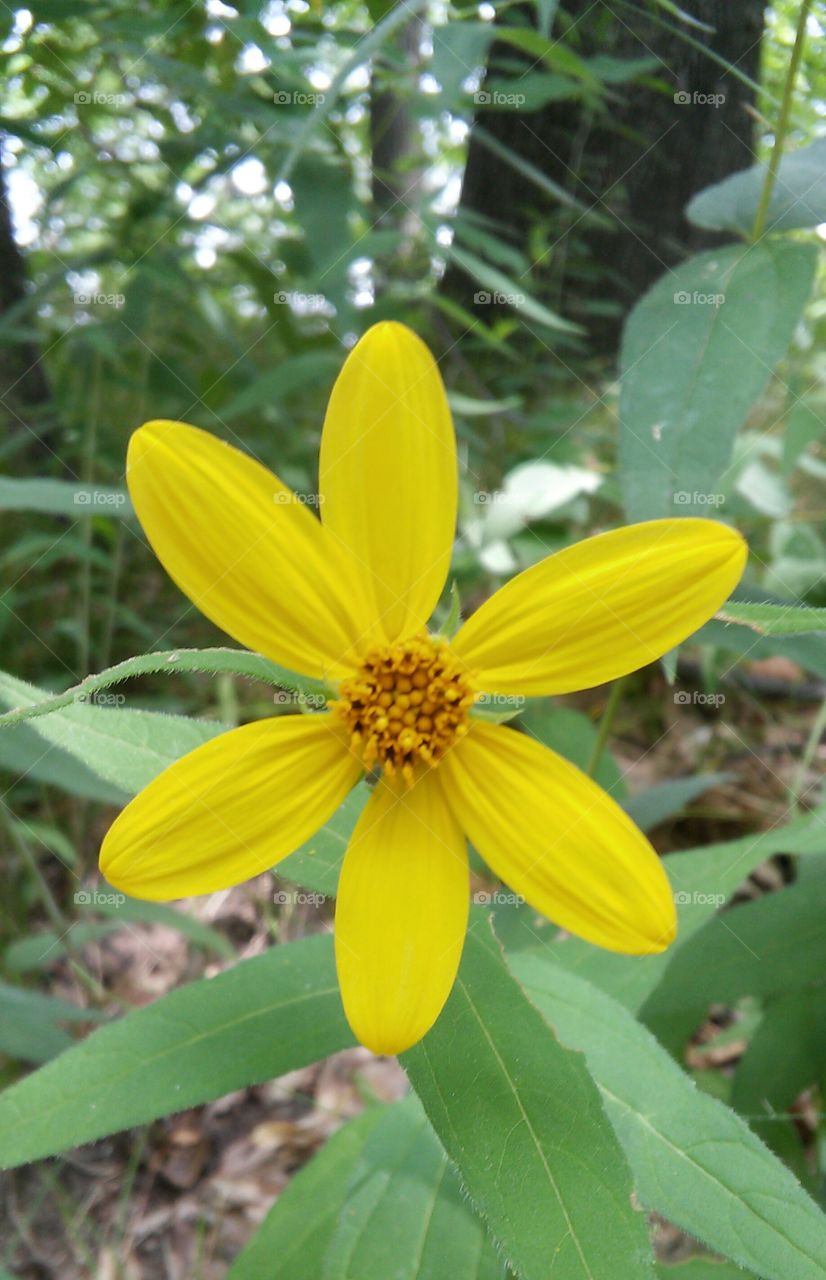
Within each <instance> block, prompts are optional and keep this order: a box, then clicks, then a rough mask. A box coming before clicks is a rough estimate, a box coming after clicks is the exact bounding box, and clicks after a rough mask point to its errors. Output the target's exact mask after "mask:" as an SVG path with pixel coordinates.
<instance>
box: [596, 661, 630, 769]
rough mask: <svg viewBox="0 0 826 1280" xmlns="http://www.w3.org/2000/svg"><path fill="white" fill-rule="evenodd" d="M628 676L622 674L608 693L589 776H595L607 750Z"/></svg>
mask: <svg viewBox="0 0 826 1280" xmlns="http://www.w3.org/2000/svg"><path fill="white" fill-rule="evenodd" d="M627 679H628V677H627V676H621V677H620V679H619V680H615V681H614V683H613V684H612V686H611V692H610V693H609V695H608V701H607V702H606V704H605V710H604V711H603V713H602V718H601V720H600V722H599V731H598V733H597V740H596V742H595V743H594V749H593V751H592V752H591V758H590V760H589V761H588V777H589V778H593V777H594V775H595V774H596V771H597V769H598V767H599V762H600V760H601V759H602V753H603V751H604V750H605V744H606V742H607V741H608V735H609V733H610V732H611V726H612V725H613V723H614V716H615V715H616V713H617V707H618V706H619V703H620V698H621V697H622V694H623V690H624V688H625V682H626V680H627Z"/></svg>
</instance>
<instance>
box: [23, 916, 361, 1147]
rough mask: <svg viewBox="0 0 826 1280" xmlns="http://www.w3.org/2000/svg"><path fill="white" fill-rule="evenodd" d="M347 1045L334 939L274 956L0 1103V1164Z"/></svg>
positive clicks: (122, 1026) (52, 1066) (115, 1029)
mask: <svg viewBox="0 0 826 1280" xmlns="http://www.w3.org/2000/svg"><path fill="white" fill-rule="evenodd" d="M352 1044H353V1036H352V1033H351V1031H350V1029H349V1027H348V1026H347V1023H346V1022H345V1019H344V1013H343V1010H342V1008H341V1000H340V998H339V993H338V983H337V982H336V976H335V965H334V960H333V944H332V938H330V937H327V936H326V935H325V936H323V937H322V936H318V937H314V938H306V939H304V940H303V941H301V942H292V943H290V944H289V945H285V946H280V947H275V948H273V949H272V950H270V951H268V952H266V953H265V954H264V955H261V956H255V957H254V958H253V959H251V960H243V961H241V963H240V964H237V965H236V966H235V968H233V969H230V970H229V971H228V972H226V973H222V974H219V975H218V976H217V977H215V978H209V979H206V980H203V981H200V982H193V983H191V984H190V985H189V986H186V987H180V988H179V989H178V990H177V991H172V992H171V993H170V994H169V995H167V996H163V997H162V998H161V999H160V1000H156V1001H155V1003H154V1004H151V1005H149V1006H147V1007H146V1008H144V1009H136V1010H135V1011H134V1012H133V1013H129V1014H127V1015H126V1016H125V1017H124V1018H121V1019H120V1020H118V1021H117V1022H113V1023H111V1024H110V1025H108V1026H106V1027H102V1028H100V1030H98V1031H95V1032H93V1034H92V1035H90V1036H89V1037H88V1038H87V1039H86V1040H84V1041H83V1042H82V1043H81V1044H79V1045H77V1046H75V1047H74V1048H72V1049H69V1050H67V1051H66V1052H65V1053H64V1054H62V1055H61V1057H60V1059H59V1061H56V1062H54V1063H49V1064H48V1065H47V1066H45V1067H42V1068H41V1069H40V1070H39V1071H37V1072H35V1073H34V1074H33V1075H31V1076H28V1077H27V1078H26V1079H25V1080H21V1081H20V1082H19V1083H18V1084H15V1085H12V1087H11V1088H9V1089H7V1090H6V1091H5V1092H4V1093H3V1094H0V1167H11V1166H13V1165H18V1164H25V1163H26V1162H28V1161H30V1160H37V1159H40V1158H41V1157H42V1156H48V1155H54V1154H55V1152H57V1151H65V1150H66V1149H67V1148H69V1147H74V1146H77V1145H79V1144H80V1143H84V1142H91V1141H93V1140H94V1139H95V1138H100V1137H103V1136H104V1135H105V1134H108V1133H116V1132H117V1131H118V1130H120V1129H128V1128H132V1127H133V1126H134V1125H139V1124H146V1123H147V1122H149V1121H151V1120H156V1119H157V1118H158V1116H164V1115H168V1114H169V1113H170V1112H174V1111H182V1110H184V1109H185V1108H186V1107H194V1106H197V1105H199V1104H200V1103H202V1102H207V1101H209V1100H210V1099H212V1098H220V1097H222V1096H223V1095H224V1094H226V1093H229V1092H231V1091H232V1090H233V1089H240V1088H243V1087H244V1086H245V1085H248V1084H260V1083H261V1082H262V1081H264V1080H269V1079H271V1078H272V1077H273V1076H279V1075H283V1074H284V1073H285V1072H287V1071H293V1070H295V1069H296V1068H298V1067H303V1066H306V1065H307V1064H308V1063H311V1062H316V1061H318V1059H319V1058H324V1057H327V1056H328V1055H329V1054H331V1053H336V1052H338V1050H339V1049H344V1048H348V1047H349V1046H350V1045H352Z"/></svg>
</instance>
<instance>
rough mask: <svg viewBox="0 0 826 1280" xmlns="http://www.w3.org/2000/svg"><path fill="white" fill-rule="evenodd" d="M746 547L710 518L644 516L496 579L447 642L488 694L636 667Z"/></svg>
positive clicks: (717, 590) (722, 594) (734, 577)
mask: <svg viewBox="0 0 826 1280" xmlns="http://www.w3.org/2000/svg"><path fill="white" fill-rule="evenodd" d="M747 554H748V549H747V547H746V544H745V542H744V541H743V539H742V538H741V537H740V535H739V534H738V533H735V531H734V530H733V529H729V528H728V527H727V526H726V525H724V524H719V523H717V522H716V521H714V520H690V519H683V520H651V521H648V522H646V523H645V524H632V525H628V526H626V527H625V528H624V529H617V530H615V531H614V532H612V533H603V534H599V535H598V536H597V537H594V538H587V539H586V540H585V541H584V542H578V543H577V544H576V545H575V546H573V547H567V548H566V549H565V550H564V551H559V552H557V553H556V554H555V555H552V556H548V557H547V559H545V560H542V561H540V563H539V564H537V565H534V566H533V567H532V568H530V569H526V570H525V571H524V572H523V573H520V574H518V575H517V576H516V577H515V578H513V579H512V580H511V581H510V582H508V583H506V584H505V586H504V587H501V588H500V590H499V591H497V592H496V593H495V595H493V596H491V598H490V599H489V600H488V601H487V602H486V603H485V604H483V605H482V607H481V608H480V609H478V610H477V611H476V613H474V614H473V616H472V617H471V618H469V619H468V621H467V622H466V623H465V624H464V626H463V627H462V628H461V630H460V631H459V633H458V635H457V636H456V637H455V640H454V641H453V648H454V649H455V651H456V652H457V653H458V654H459V656H460V657H461V658H463V659H464V661H465V662H466V663H467V664H468V666H469V667H470V668H471V669H473V670H474V671H475V672H476V673H477V677H478V681H479V684H480V686H481V687H482V688H484V689H486V690H488V691H490V692H491V693H494V692H495V693H507V694H523V695H525V696H527V697H532V696H535V695H538V694H547V693H569V692H570V691H571V690H572V689H590V688H593V686H595V685H598V684H603V683H604V682H605V681H606V680H614V679H616V677H617V676H623V675H627V674H628V672H629V671H636V670H637V669H638V668H639V667H644V666H645V665H646V664H647V663H649V662H653V661H654V660H655V659H656V658H660V657H662V655H663V654H664V653H667V652H668V650H669V649H672V648H673V647H674V645H676V644H679V643H680V641H681V640H685V639H686V638H687V637H688V636H690V635H692V634H693V632H695V631H696V630H697V628H698V627H700V626H702V624H703V623H704V622H707V621H708V619H709V618H710V617H711V616H712V615H713V614H714V613H715V612H716V611H717V609H719V607H720V605H721V604H722V603H723V601H724V600H726V599H727V598H728V596H729V595H730V594H731V592H732V591H733V589H734V587H735V586H736V585H737V583H738V582H739V580H740V575H741V574H742V572H743V567H744V565H745V563H746V556H747Z"/></svg>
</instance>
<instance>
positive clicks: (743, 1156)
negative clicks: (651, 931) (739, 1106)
mask: <svg viewBox="0 0 826 1280" xmlns="http://www.w3.org/2000/svg"><path fill="white" fill-rule="evenodd" d="M511 963H512V966H513V969H514V972H515V973H516V975H517V977H518V979H519V981H520V982H521V983H522V984H523V986H524V987H525V990H526V991H527V992H528V994H529V996H530V997H531V999H532V1000H533V1002H534V1003H535V1004H536V1006H537V1008H538V1009H540V1010H541V1012H542V1013H543V1014H544V1016H545V1017H546V1018H547V1020H548V1022H549V1023H550V1025H551V1026H553V1027H554V1029H555V1030H556V1032H557V1034H558V1035H559V1037H560V1039H561V1041H562V1043H563V1044H566V1045H568V1046H569V1047H570V1048H572V1049H578V1050H580V1051H581V1052H583V1053H584V1054H585V1057H586V1060H587V1062H588V1067H589V1070H590V1072H591V1074H592V1075H593V1078H594V1080H595V1081H596V1082H597V1085H598V1086H599V1090H600V1093H601V1094H602V1098H603V1101H604V1103H605V1108H606V1111H607V1113H608V1115H609V1117H610V1119H611V1121H612V1123H613V1125H614V1128H615V1130H616V1133H617V1137H618V1138H619V1140H620V1142H621V1143H622V1146H623V1149H624V1151H625V1154H626V1156H627V1158H628V1161H629V1163H630V1164H631V1168H632V1170H633V1173H634V1179H635V1183H636V1189H637V1195H638V1196H639V1198H640V1200H641V1201H642V1203H643V1204H644V1205H645V1206H646V1208H648V1209H650V1210H654V1211H656V1212H657V1213H660V1214H662V1215H663V1216H664V1217H665V1218H667V1219H668V1221H669V1222H673V1223H674V1224H675V1225H676V1226H678V1227H681V1228H682V1229H683V1230H684V1231H687V1232H689V1233H690V1234H691V1235H693V1236H694V1237H696V1238H697V1239H698V1240H702V1241H703V1242H704V1243H706V1244H707V1245H709V1246H710V1247H711V1248H712V1249H715V1250H716V1251H717V1252H718V1253H722V1254H723V1255H724V1256H725V1257H728V1258H731V1259H732V1260H733V1261H734V1262H737V1263H738V1264H740V1265H741V1266H745V1267H749V1268H751V1270H752V1271H754V1272H755V1273H756V1274H757V1275H758V1276H763V1277H765V1278H766V1280H824V1277H826V1217H824V1215H823V1213H822V1212H821V1210H820V1209H819V1208H818V1207H817V1206H816V1205H815V1203H814V1201H813V1200H811V1199H810V1198H809V1197H808V1196H807V1195H806V1193H805V1192H804V1191H803V1190H802V1188H801V1187H800V1185H799V1184H798V1182H797V1181H796V1179H795V1178H794V1177H793V1176H792V1174H791V1173H790V1172H789V1170H788V1169H787V1168H786V1167H785V1166H784V1165H783V1164H781V1163H780V1161H779V1160H778V1159H777V1158H776V1157H775V1156H774V1155H772V1153H771V1152H770V1151H769V1150H768V1149H767V1148H766V1147H765V1146H764V1145H763V1143H762V1142H761V1141H760V1140H759V1138H756V1137H755V1136H754V1134H753V1133H751V1131H750V1130H749V1128H748V1126H747V1125H746V1124H745V1123H744V1122H743V1121H742V1120H741V1119H740V1117H739V1116H737V1115H735V1113H734V1112H733V1111H731V1110H730V1109H729V1108H728V1107H726V1106H724V1105H723V1103H721V1102H718V1101H717V1100H716V1099H715V1098H711V1097H710V1096H709V1095H708V1094H705V1093H701V1092H700V1091H699V1090H698V1089H697V1088H696V1086H695V1084H694V1082H693V1081H692V1080H691V1079H690V1078H689V1077H688V1076H686V1074H685V1073H684V1072H683V1071H682V1070H681V1069H680V1067H678V1066H677V1064H676V1063H675V1062H674V1060H673V1059H672V1058H671V1057H670V1055H669V1054H668V1053H666V1051H665V1050H664V1049H663V1048H661V1046H660V1045H659V1044H657V1041H656V1040H655V1039H654V1037H653V1036H652V1035H651V1033H650V1032H649V1031H647V1030H646V1029H645V1028H644V1027H642V1026H640V1024H639V1023H638V1022H637V1021H636V1020H635V1019H634V1018H633V1017H632V1015H631V1014H630V1013H628V1011H627V1010H625V1009H623V1008H622V1007H621V1006H620V1005H618V1004H617V1003H616V1002H615V1001H614V1000H612V999H611V998H610V997H609V996H607V995H605V993H604V992H601V991H598V990H597V989H596V988H595V987H593V986H591V985H590V984H589V983H587V982H585V981H584V980H583V979H581V978H579V977H577V976H576V975H575V974H572V973H568V972H566V971H565V970H563V969H561V968H560V967H559V966H558V965H555V964H554V963H553V962H552V961H550V960H549V959H547V958H546V957H541V956H537V955H529V954H527V953H522V954H520V955H518V956H514V957H513V959H512V962H511Z"/></svg>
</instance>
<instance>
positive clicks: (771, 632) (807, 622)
mask: <svg viewBox="0 0 826 1280" xmlns="http://www.w3.org/2000/svg"><path fill="white" fill-rule="evenodd" d="M715 617H717V618H719V620H720V621H721V622H739V623H741V624H742V625H743V626H746V627H750V628H751V629H752V631H756V632H757V634H758V635H761V636H802V635H806V634H807V633H809V632H811V631H826V609H807V608H806V607H805V606H803V605H795V604H788V605H786V604H740V603H739V601H736V600H729V602H728V603H727V604H726V605H725V606H724V607H723V608H722V609H720V611H719V612H718V613H717V614H715Z"/></svg>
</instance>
